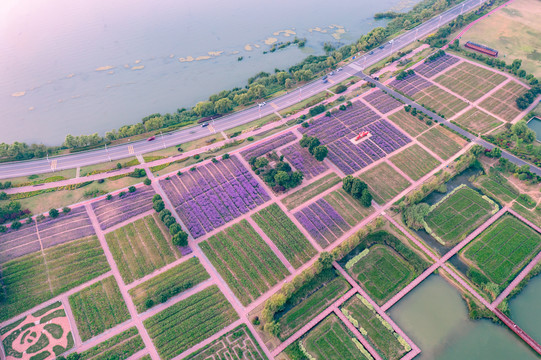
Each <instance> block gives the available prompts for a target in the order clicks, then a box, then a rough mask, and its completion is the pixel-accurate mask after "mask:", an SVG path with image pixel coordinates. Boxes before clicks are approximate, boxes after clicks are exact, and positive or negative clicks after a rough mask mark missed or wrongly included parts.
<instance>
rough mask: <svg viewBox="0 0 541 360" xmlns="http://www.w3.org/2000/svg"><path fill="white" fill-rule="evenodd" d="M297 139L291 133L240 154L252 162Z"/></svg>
mask: <svg viewBox="0 0 541 360" xmlns="http://www.w3.org/2000/svg"><path fill="white" fill-rule="evenodd" d="M296 139H297V137H296V136H295V135H294V134H293V133H292V132H291V131H289V132H287V133H285V134H282V135H279V136H277V137H275V138H273V139H271V140H268V141H265V142H262V143H260V144H257V145H254V146H252V147H250V148H248V149H247V150H244V151H242V152H241V153H240V154H241V155H242V157H243V158H245V159H246V160H250V159H251V158H253V157H260V156H261V155H265V154H266V153H268V152H271V151H272V150H274V149H277V148H279V147H280V146H283V145H285V144H287V143H289V142H292V141H294V140H296Z"/></svg>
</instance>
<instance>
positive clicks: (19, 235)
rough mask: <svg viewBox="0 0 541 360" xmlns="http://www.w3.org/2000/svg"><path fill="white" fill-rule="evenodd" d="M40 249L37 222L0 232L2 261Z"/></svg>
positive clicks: (0, 256)
mask: <svg viewBox="0 0 541 360" xmlns="http://www.w3.org/2000/svg"><path fill="white" fill-rule="evenodd" d="M40 250H41V245H40V242H39V239H38V233H37V232H36V225H35V223H32V224H30V225H24V226H23V227H22V228H20V229H19V230H8V232H5V233H2V234H0V263H3V262H6V261H9V260H12V259H15V258H17V257H19V256H23V255H26V254H30V253H32V252H35V251H40Z"/></svg>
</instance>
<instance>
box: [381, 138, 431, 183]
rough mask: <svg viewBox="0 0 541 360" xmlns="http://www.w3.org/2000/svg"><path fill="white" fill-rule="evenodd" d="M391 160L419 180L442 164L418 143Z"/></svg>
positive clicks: (411, 176) (412, 177)
mask: <svg viewBox="0 0 541 360" xmlns="http://www.w3.org/2000/svg"><path fill="white" fill-rule="evenodd" d="M389 160H390V161H391V162H392V163H393V164H394V165H395V166H396V167H397V168H399V169H400V170H402V171H403V172H405V173H406V175H408V176H409V177H410V178H411V179H413V180H419V179H420V178H422V177H423V176H424V175H426V174H428V173H429V172H430V171H431V170H433V169H434V168H435V167H436V166H438V165H439V164H440V162H439V161H438V160H436V159H435V158H434V157H433V156H432V155H430V154H429V153H428V152H427V151H426V150H424V149H423V148H422V147H420V146H419V145H417V144H414V145H412V146H410V147H407V148H405V149H404V150H402V151H400V152H399V153H398V154H396V155H394V156H393V157H391V158H390V159H389Z"/></svg>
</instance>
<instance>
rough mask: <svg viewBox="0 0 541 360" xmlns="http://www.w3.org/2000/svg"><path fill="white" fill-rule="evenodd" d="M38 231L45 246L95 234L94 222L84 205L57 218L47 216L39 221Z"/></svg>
mask: <svg viewBox="0 0 541 360" xmlns="http://www.w3.org/2000/svg"><path fill="white" fill-rule="evenodd" d="M38 231H39V237H40V238H41V242H42V244H43V247H44V248H48V247H51V246H54V245H58V244H62V243H64V242H68V241H71V240H75V239H81V238H83V237H87V236H91V235H94V234H95V232H94V228H93V227H92V222H91V221H90V218H89V217H88V214H87V212H86V210H85V208H84V207H82V206H81V207H79V208H76V209H73V210H72V211H70V212H69V213H68V214H62V215H61V216H60V217H58V218H56V219H51V218H47V220H45V221H43V222H38Z"/></svg>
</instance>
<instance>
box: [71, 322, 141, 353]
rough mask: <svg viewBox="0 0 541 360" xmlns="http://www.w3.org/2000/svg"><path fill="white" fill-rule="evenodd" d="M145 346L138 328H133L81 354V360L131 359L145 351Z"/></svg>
mask: <svg viewBox="0 0 541 360" xmlns="http://www.w3.org/2000/svg"><path fill="white" fill-rule="evenodd" d="M144 348H145V344H144V343H143V339H141V337H140V336H139V332H138V331H137V328H136V327H132V328H130V329H128V330H126V331H124V332H122V333H120V334H118V335H115V336H113V337H111V338H110V339H107V340H105V341H104V342H102V343H100V344H98V345H96V346H94V347H93V348H90V349H88V350H86V351H84V352H82V353H80V354H79V355H80V357H79V359H80V360H105V359H118V360H123V359H127V358H129V357H130V356H131V355H133V354H135V353H136V352H138V351H140V350H143V349H144Z"/></svg>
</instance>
